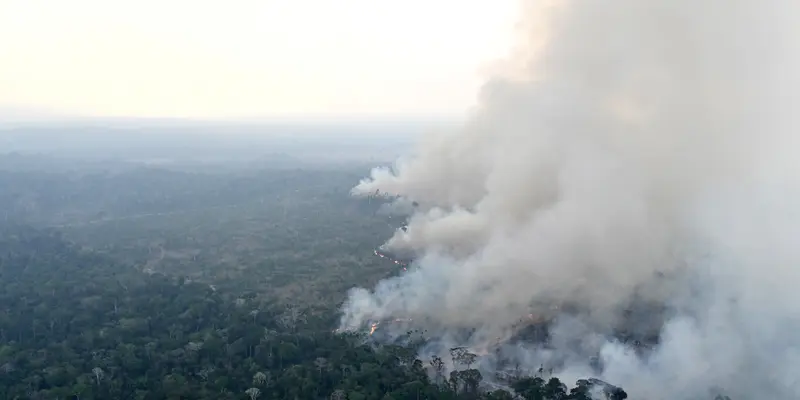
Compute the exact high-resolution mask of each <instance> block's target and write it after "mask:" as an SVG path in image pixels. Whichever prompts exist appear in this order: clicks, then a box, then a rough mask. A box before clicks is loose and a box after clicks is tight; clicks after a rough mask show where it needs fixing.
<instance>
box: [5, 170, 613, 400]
mask: <svg viewBox="0 0 800 400" xmlns="http://www.w3.org/2000/svg"><path fill="white" fill-rule="evenodd" d="M17 157H19V156H17ZM364 173H365V171H364V170H362V169H358V168H355V167H353V168H347V167H341V166H340V167H337V168H326V169H322V168H319V169H317V170H308V169H306V170H301V169H264V170H259V171H238V172H237V171H226V172H225V173H210V172H205V173H200V172H192V171H179V170H167V169H153V168H141V167H135V166H133V167H132V166H128V165H118V166H115V168H114V169H113V171H112V170H109V169H101V170H100V171H98V170H97V169H96V168H93V169H83V170H81V169H77V170H74V169H73V170H52V169H51V170H36V169H26V170H24V171H23V170H14V169H13V168H6V169H5V170H1V171H0V187H2V188H3V191H2V192H0V207H2V208H1V209H2V210H4V216H3V224H2V225H0V304H2V308H1V309H0V398H5V399H87V400H88V399H322V398H330V399H351V400H355V399H398V400H399V399H511V398H514V395H518V396H521V397H522V398H525V399H589V398H590V397H589V394H588V393H589V391H590V388H592V387H595V388H598V387H600V386H597V385H596V384H594V383H593V382H590V381H584V380H581V381H578V382H577V383H576V386H575V387H574V388H571V389H570V388H568V387H567V386H566V385H564V384H563V383H561V382H560V381H559V380H558V379H556V378H549V377H542V376H536V377H524V376H516V377H514V378H511V379H509V380H508V381H507V382H506V384H507V390H491V391H490V390H489V389H487V386H486V385H484V384H483V383H485V382H484V381H485V380H486V379H485V377H483V376H482V375H481V373H480V372H479V371H478V370H476V369H473V368H472V366H473V363H474V361H475V355H474V354H471V353H469V352H467V351H466V350H465V349H453V351H452V353H453V359H452V360H441V359H438V358H434V359H433V360H430V361H428V360H426V361H422V360H419V359H417V358H416V354H417V350H418V349H417V346H420V345H422V344H423V343H422V342H415V344H413V345H409V346H408V347H400V346H395V345H391V346H389V345H379V344H377V343H374V342H373V341H372V340H370V338H369V337H367V336H366V335H364V334H354V333H336V332H334V328H335V327H336V325H337V319H338V317H337V310H338V307H339V304H340V303H341V301H342V300H343V299H344V296H345V293H346V291H347V290H348V289H349V288H350V287H352V286H355V285H371V284H373V283H374V282H376V281H377V280H379V279H382V278H384V277H387V276H390V275H392V274H396V273H398V272H399V271H398V268H397V266H395V265H394V264H391V263H386V262H382V260H380V259H379V258H377V257H374V256H373V255H372V250H373V249H374V248H375V246H377V245H379V244H380V243H381V242H382V241H383V240H384V239H385V238H386V237H387V236H388V235H390V234H391V232H392V230H393V229H394V228H393V226H395V227H396V226H399V225H400V224H401V221H393V220H392V219H391V218H389V217H388V216H384V215H382V214H380V213H376V210H377V209H378V207H379V204H377V203H375V202H370V201H368V200H363V201H357V200H353V199H352V198H350V197H349V196H348V191H349V188H350V187H351V186H352V185H353V183H354V182H355V181H356V180H357V179H358V178H359V177H360V176H362V175H363V174H364ZM451 362H452V363H453V364H455V365H457V366H458V368H457V370H456V371H453V372H451V373H449V374H447V376H445V375H446V373H445V371H446V368H445V363H447V364H448V365H449V364H450V363H451ZM601 386H602V385H601ZM601 389H602V387H601ZM606 392H607V393H606V396H607V397H608V398H610V399H623V398H625V397H626V395H625V394H624V392H622V391H620V390H617V391H614V390H610V389H608V388H606Z"/></svg>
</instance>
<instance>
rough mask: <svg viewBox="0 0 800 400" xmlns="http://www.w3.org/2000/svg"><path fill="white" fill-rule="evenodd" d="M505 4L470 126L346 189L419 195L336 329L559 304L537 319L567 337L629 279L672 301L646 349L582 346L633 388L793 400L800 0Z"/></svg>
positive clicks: (450, 324) (599, 316) (449, 321)
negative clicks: (408, 265)
mask: <svg viewBox="0 0 800 400" xmlns="http://www.w3.org/2000/svg"><path fill="white" fill-rule="evenodd" d="M522 9H523V15H522V19H523V24H522V26H523V27H524V29H522V35H521V38H520V44H519V46H518V48H517V50H516V51H515V52H514V54H512V55H511V56H510V57H509V60H508V65H507V67H508V68H507V69H506V72H505V73H503V74H501V75H499V76H496V77H495V78H494V79H492V80H491V81H490V82H488V83H487V84H486V85H485V87H484V89H483V91H482V93H481V97H480V99H479V104H478V106H477V107H476V109H475V111H474V114H473V115H472V117H471V119H470V120H469V122H468V123H467V124H466V125H465V126H463V127H462V128H461V129H459V130H458V131H456V132H448V133H445V134H440V135H436V136H434V137H432V138H429V139H427V140H426V141H424V142H423V143H421V145H420V147H419V150H418V151H417V153H416V154H415V155H414V156H413V157H411V158H410V159H407V160H401V161H398V163H397V164H396V166H395V168H394V169H392V170H387V169H377V170H375V171H373V173H372V177H371V178H370V179H367V180H364V181H363V182H361V183H360V184H359V186H358V187H357V188H356V189H355V190H354V192H355V193H356V194H363V195H368V194H371V193H374V192H375V190H376V189H379V190H380V191H381V192H388V193H390V194H397V195H401V196H404V197H406V198H408V199H412V200H415V201H418V202H419V203H420V207H419V208H418V209H417V211H416V213H415V214H414V215H412V217H411V219H410V222H409V225H408V230H407V232H402V231H398V232H397V234H396V236H395V237H393V238H392V239H391V240H390V241H389V243H388V245H389V246H390V247H394V248H397V249H410V250H413V251H415V252H416V253H417V254H421V255H422V258H421V259H420V260H419V262H418V263H417V264H418V265H417V267H418V268H417V269H414V270H412V271H410V272H409V273H408V274H406V275H403V276H401V277H398V278H393V279H391V280H388V281H384V282H382V283H380V284H379V285H378V287H376V288H375V289H374V290H372V291H367V290H364V289H357V290H354V291H352V293H351V296H350V298H349V300H348V302H347V303H346V304H345V308H344V317H343V320H342V325H343V327H357V326H360V325H363V324H364V323H366V322H367V321H368V320H371V319H376V318H378V319H379V318H388V317H395V316H403V317H411V318H414V319H415V320H419V321H428V322H429V323H430V324H431V325H432V326H433V325H435V326H436V327H437V329H440V330H442V331H447V330H448V329H450V328H461V327H471V328H477V329H479V330H481V331H482V332H487V335H489V336H492V335H494V334H498V335H500V334H501V333H502V332H506V331H507V330H508V328H509V327H510V326H511V325H512V324H514V322H516V321H517V320H519V318H520V316H521V315H526V314H527V313H528V312H531V311H533V312H538V313H544V312H546V308H545V306H549V305H553V304H557V305H558V304H572V305H577V306H579V307H581V308H583V309H585V310H588V311H589V312H588V313H584V314H581V316H580V317H579V318H581V319H582V320H583V322H584V323H585V324H586V329H566V328H562V329H559V327H558V326H556V328H555V329H554V332H555V333H554V338H553V342H554V343H556V345H555V347H556V350H555V351H556V352H558V351H561V352H564V353H566V352H568V351H571V350H570V349H569V347H570V346H573V345H574V342H575V340H574V339H577V340H585V339H586V338H589V337H592V338H594V337H596V334H597V332H603V329H606V328H608V329H610V327H612V326H614V325H615V324H617V323H618V322H619V318H620V317H619V315H620V314H619V310H620V308H621V307H624V306H625V305H626V304H627V302H628V301H630V300H631V298H632V297H633V296H637V298H639V299H640V300H642V301H656V302H660V303H663V304H666V305H668V306H669V307H670V312H669V313H668V315H670V316H671V317H670V318H669V320H668V321H667V322H666V323H665V324H664V326H663V328H662V330H661V342H660V345H659V347H658V348H657V349H656V351H655V352H654V353H653V354H651V355H650V356H648V357H646V358H643V357H641V356H638V355H636V354H635V353H634V352H633V351H632V349H630V348H627V347H626V346H625V345H622V344H619V343H617V342H614V341H607V342H604V343H602V342H601V343H599V344H598V343H594V342H593V343H594V346H595V347H597V348H598V349H600V350H601V355H602V358H603V363H604V370H603V377H605V378H607V379H608V380H610V381H612V382H613V383H615V384H620V385H621V386H623V387H624V388H625V389H626V390H628V392H629V394H630V395H631V397H632V398H634V399H640V398H647V399H676V398H677V399H684V398H685V399H689V398H695V397H696V396H700V397H701V398H702V396H707V395H708V393H710V391H711V390H714V388H717V387H722V388H724V389H725V390H726V391H727V392H728V393H730V394H731V395H732V396H736V395H739V396H742V397H740V398H771V399H789V398H800V336H798V335H797V334H795V329H794V328H796V327H800V301H799V299H798V295H796V294H795V293H796V288H795V286H796V285H797V283H798V282H800V280H799V279H798V278H800V245H798V244H797V240H799V239H800V168H798V162H795V161H794V160H793V155H794V154H792V153H793V152H794V149H797V148H798V147H797V146H796V145H797V142H798V140H797V139H796V138H797V137H800V136H799V135H798V134H797V132H795V131H796V130H797V129H798V127H800V112H798V111H800V110H798V104H800V102H798V101H797V100H800V79H798V78H800V40H797V38H799V37H800V24H798V23H797V21H800V2H796V1H793V0H766V1H753V0H705V1H697V0H614V1H608V0H561V1H558V0H550V1H545V0H540V1H533V0H531V1H527V2H525V3H524V6H523V7H522ZM543 305H544V306H543ZM558 343H562V344H561V345H558ZM532 351H533V352H534V353H535V352H536V350H532ZM537 361H538V360H537ZM585 370H586V368H585V365H583V364H581V363H580V362H578V361H576V360H572V359H570V363H569V365H568V366H567V369H566V370H565V371H562V372H563V373H564V374H566V376H573V374H574V375H576V376H577V375H579V374H580V373H582V371H585Z"/></svg>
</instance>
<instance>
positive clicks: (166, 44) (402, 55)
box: [0, 0, 517, 118]
mask: <svg viewBox="0 0 800 400" xmlns="http://www.w3.org/2000/svg"><path fill="white" fill-rule="evenodd" d="M516 5H517V1H516V0H466V1H465V0H403V1H378V0H336V1H332V0H225V1H222V0H213V1H212V0H0V108H6V109H8V108H9V107H16V108H19V107H30V108H35V109H48V110H53V111H58V112H62V113H69V114H83V115H105V116H112V115H113V116H158V117H163V116H168V117H205V118H217V117H223V118H224V117H239V116H271V115H292V114H361V113H369V114H404V113H413V114H435V113H452V112H459V111H461V110H463V109H465V108H466V107H468V106H469V105H471V104H472V102H473V99H474V96H475V92H476V89H477V88H478V85H479V84H480V81H481V75H480V70H481V68H483V67H485V66H486V65H487V64H488V63H490V62H491V61H492V60H493V59H495V58H497V57H499V56H502V55H503V54H504V53H505V51H506V50H507V49H508V47H509V46H510V44H511V42H510V41H511V31H512V29H513V25H514V22H515V20H514V18H515V13H516Z"/></svg>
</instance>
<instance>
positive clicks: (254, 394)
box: [245, 387, 261, 400]
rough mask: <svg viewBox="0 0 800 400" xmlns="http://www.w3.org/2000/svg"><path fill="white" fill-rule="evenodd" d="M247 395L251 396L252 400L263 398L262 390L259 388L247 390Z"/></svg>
mask: <svg viewBox="0 0 800 400" xmlns="http://www.w3.org/2000/svg"><path fill="white" fill-rule="evenodd" d="M245 394H247V395H248V396H250V400H256V399H257V398H258V396H261V390H260V389H259V388H254V387H252V388H250V389H247V390H245Z"/></svg>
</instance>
